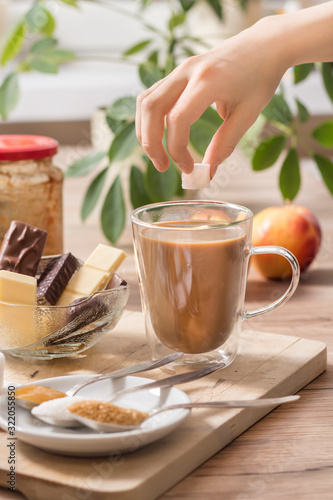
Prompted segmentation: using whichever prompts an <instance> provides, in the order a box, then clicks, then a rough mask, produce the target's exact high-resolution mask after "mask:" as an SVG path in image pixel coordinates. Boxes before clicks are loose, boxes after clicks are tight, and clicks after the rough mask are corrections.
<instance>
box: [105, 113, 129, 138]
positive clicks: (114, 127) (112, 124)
mask: <svg viewBox="0 0 333 500" xmlns="http://www.w3.org/2000/svg"><path fill="white" fill-rule="evenodd" d="M105 121H106V123H107V125H108V127H109V129H110V130H111V132H113V133H114V134H117V133H118V132H119V130H121V129H122V128H123V127H124V125H125V124H126V121H125V120H114V119H113V118H110V117H109V116H107V115H106V116H105Z"/></svg>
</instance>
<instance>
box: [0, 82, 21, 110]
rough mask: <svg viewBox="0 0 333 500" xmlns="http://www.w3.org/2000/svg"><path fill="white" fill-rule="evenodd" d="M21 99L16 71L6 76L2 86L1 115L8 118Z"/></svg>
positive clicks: (0, 92) (0, 90)
mask: <svg viewBox="0 0 333 500" xmlns="http://www.w3.org/2000/svg"><path fill="white" fill-rule="evenodd" d="M18 99H19V85H18V78H17V74H16V73H11V74H10V75H8V76H7V78H5V80H4V81H3V83H2V85H1V87H0V115H1V117H2V119H3V120H6V119H7V118H8V116H9V114H10V112H11V111H13V109H14V108H15V106H16V104H17V103H18Z"/></svg>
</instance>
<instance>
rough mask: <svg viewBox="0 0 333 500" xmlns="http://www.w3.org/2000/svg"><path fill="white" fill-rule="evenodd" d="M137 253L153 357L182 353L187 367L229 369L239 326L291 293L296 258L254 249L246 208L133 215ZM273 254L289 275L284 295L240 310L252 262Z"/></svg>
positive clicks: (158, 207)
mask: <svg viewBox="0 0 333 500" xmlns="http://www.w3.org/2000/svg"><path fill="white" fill-rule="evenodd" d="M131 219H132V229H133V239H134V250H135V257H136V263H137V270H138V276H139V284H140V293H141V301H142V306H143V313H144V316H145V328H146V334H147V342H148V345H149V348H150V351H151V355H152V357H153V358H156V357H159V356H162V355H164V354H166V353H168V352H172V351H180V352H183V353H185V356H184V358H182V359H184V360H185V362H208V363H209V362H216V360H218V361H224V362H225V363H226V365H228V364H230V363H231V362H232V360H233V359H234V358H235V356H236V353H237V346H238V343H239V333H240V330H241V324H242V322H243V320H246V319H250V318H253V317H254V316H257V315H259V314H263V313H265V312H269V311H272V310H273V309H276V308H277V307H279V306H281V305H282V304H284V303H285V302H286V301H287V300H288V299H289V298H290V297H291V296H292V294H293V293H294V291H295V289H296V287H297V284H298V281H299V265H298V262H297V259H296V258H295V256H294V255H293V254H292V253H291V252H289V251H288V250H286V249H285V248H282V247H278V246H260V247H253V246H252V245H251V232H252V220H253V214H252V212H251V210H249V209H248V208H245V207H242V206H238V205H234V204H231V203H223V202H214V201H176V202H167V203H156V204H151V205H147V206H144V207H141V208H138V209H136V210H134V212H133V213H132V217H131ZM268 253H269V254H278V255H281V256H283V257H285V258H286V259H287V260H288V261H289V263H290V265H291V268H292V278H291V282H290V285H289V288H288V289H287V291H286V292H285V293H284V294H283V295H282V296H281V297H280V298H279V299H278V300H275V301H274V302H272V303H270V304H269V305H267V306H265V307H262V308H259V309H255V310H251V311H247V310H246V309H245V307H244V299H245V289H246V279H247V270H248V264H249V259H250V256H251V255H255V254H268Z"/></svg>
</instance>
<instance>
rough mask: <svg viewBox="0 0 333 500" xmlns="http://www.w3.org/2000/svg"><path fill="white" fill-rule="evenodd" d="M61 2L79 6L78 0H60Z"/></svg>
mask: <svg viewBox="0 0 333 500" xmlns="http://www.w3.org/2000/svg"><path fill="white" fill-rule="evenodd" d="M60 2H62V3H65V4H67V5H70V6H71V7H79V3H78V0H60Z"/></svg>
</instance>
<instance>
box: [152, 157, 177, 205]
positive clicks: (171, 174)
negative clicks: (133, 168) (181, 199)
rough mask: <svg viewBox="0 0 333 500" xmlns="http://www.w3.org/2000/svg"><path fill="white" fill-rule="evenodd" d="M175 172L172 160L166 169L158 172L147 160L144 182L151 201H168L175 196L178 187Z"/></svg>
mask: <svg viewBox="0 0 333 500" xmlns="http://www.w3.org/2000/svg"><path fill="white" fill-rule="evenodd" d="M177 174H178V172H177V170H176V167H175V166H174V164H173V162H170V165H169V168H168V170H166V171H165V172H158V170H156V168H155V167H154V165H153V163H152V162H151V161H150V160H148V163H147V169H146V173H145V176H144V182H145V187H146V190H147V193H148V196H149V198H150V199H151V200H152V202H159V201H169V200H171V199H172V198H173V197H174V196H175V194H176V192H177V189H178V175H177Z"/></svg>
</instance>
